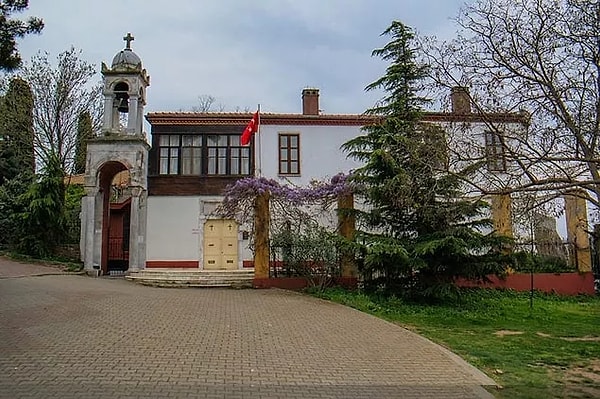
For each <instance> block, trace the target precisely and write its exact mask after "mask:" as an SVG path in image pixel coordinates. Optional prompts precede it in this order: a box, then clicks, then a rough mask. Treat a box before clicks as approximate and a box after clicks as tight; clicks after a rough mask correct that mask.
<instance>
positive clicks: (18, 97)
mask: <svg viewBox="0 0 600 399" xmlns="http://www.w3.org/2000/svg"><path fill="white" fill-rule="evenodd" d="M0 116H1V118H0V185H2V184H3V183H4V182H5V181H6V180H9V179H13V178H15V177H16V176H17V175H19V174H21V173H29V174H32V173H34V171H35V161H34V147H33V137H34V135H33V96H32V94H31V90H30V88H29V85H28V84H27V82H25V81H24V80H22V79H20V78H14V79H12V80H11V82H10V85H9V87H8V90H7V92H6V95H5V96H4V97H3V98H2V101H1V103H0Z"/></svg>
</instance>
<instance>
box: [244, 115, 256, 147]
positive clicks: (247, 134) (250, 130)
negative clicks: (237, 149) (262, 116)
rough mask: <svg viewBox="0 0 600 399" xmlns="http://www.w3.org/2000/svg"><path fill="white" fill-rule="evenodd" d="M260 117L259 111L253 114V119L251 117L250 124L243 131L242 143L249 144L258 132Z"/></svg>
mask: <svg viewBox="0 0 600 399" xmlns="http://www.w3.org/2000/svg"><path fill="white" fill-rule="evenodd" d="M258 118H259V115H258V111H256V112H255V113H254V116H252V119H250V122H248V125H246V128H245V129H244V132H243V133H242V138H241V143H242V145H248V144H249V143H250V139H251V138H252V136H253V135H254V133H256V132H258V123H259V122H258Z"/></svg>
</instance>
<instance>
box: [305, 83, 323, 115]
mask: <svg viewBox="0 0 600 399" xmlns="http://www.w3.org/2000/svg"><path fill="white" fill-rule="evenodd" d="M302 115H319V89H304V90H302Z"/></svg>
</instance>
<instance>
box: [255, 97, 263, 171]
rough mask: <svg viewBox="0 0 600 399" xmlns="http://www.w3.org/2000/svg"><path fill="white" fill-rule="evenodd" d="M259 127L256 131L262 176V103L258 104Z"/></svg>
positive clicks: (259, 167)
mask: <svg viewBox="0 0 600 399" xmlns="http://www.w3.org/2000/svg"><path fill="white" fill-rule="evenodd" d="M257 122H258V127H257V129H256V133H258V177H261V176H262V138H261V134H260V104H258V121H257Z"/></svg>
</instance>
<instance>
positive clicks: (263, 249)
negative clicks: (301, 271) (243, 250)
mask: <svg viewBox="0 0 600 399" xmlns="http://www.w3.org/2000/svg"><path fill="white" fill-rule="evenodd" d="M254 212H255V213H254V279H268V278H269V223H270V218H271V215H270V212H269V192H268V191H267V192H265V193H263V194H260V195H258V196H257V197H256V200H255V204H254Z"/></svg>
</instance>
